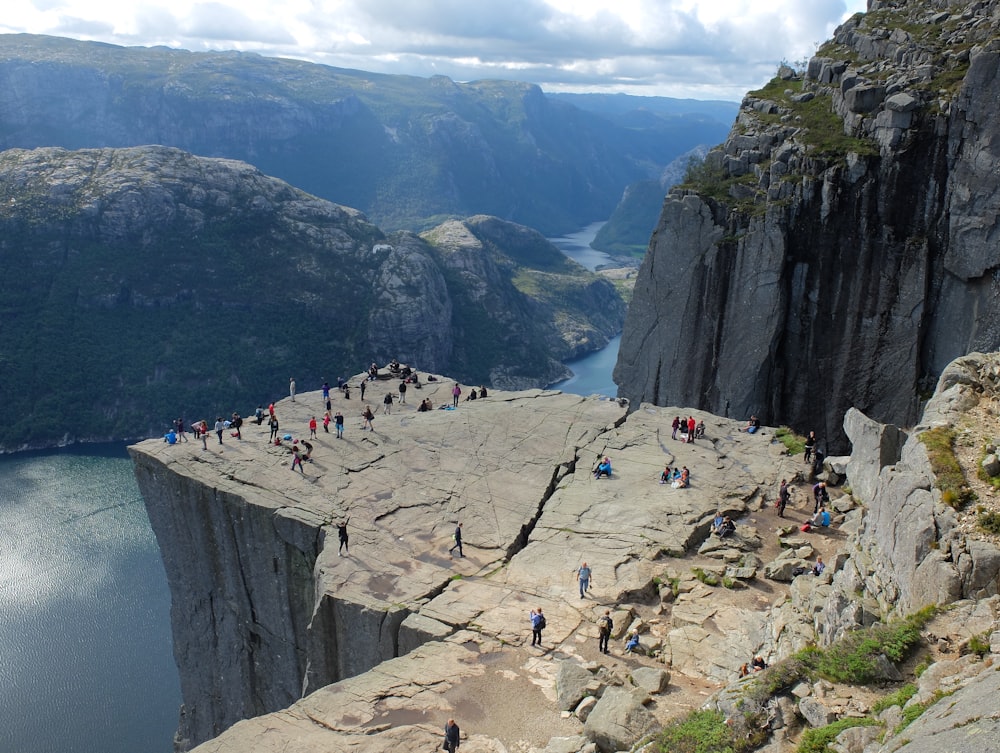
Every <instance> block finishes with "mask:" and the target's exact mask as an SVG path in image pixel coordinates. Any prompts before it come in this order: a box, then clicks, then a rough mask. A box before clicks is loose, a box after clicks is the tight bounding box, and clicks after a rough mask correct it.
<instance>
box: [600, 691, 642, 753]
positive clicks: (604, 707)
mask: <svg viewBox="0 0 1000 753" xmlns="http://www.w3.org/2000/svg"><path fill="white" fill-rule="evenodd" d="M645 697H646V694H645V693H644V692H642V691H635V692H629V691H627V690H622V689H621V688H608V690H607V691H606V692H605V693H604V695H603V696H601V699H600V700H599V701H598V702H597V704H596V705H595V706H594V708H593V710H592V711H591V712H590V716H588V717H587V722H586V724H584V725H583V734H584V735H586V737H587V739H588V740H591V741H592V742H594V743H596V744H597V747H598V748H599V749H600V750H601V751H603V753H614V751H619V750H628V749H629V748H631V747H632V745H634V744H635V743H636V742H637V741H638V740H640V739H642V738H643V737H645V736H646V735H647V734H649V733H650V732H652V731H653V730H654V729H656V728H657V726H658V724H657V721H656V718H655V717H654V716H653V715H652V714H651V713H650V712H649V711H648V710H647V709H646V707H645V706H644V705H643V704H642V699H643V698H645Z"/></svg>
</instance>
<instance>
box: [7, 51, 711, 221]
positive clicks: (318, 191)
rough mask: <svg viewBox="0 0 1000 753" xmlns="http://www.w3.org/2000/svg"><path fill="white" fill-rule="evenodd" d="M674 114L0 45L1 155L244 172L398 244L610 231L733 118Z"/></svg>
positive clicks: (505, 90)
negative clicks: (459, 234) (444, 223)
mask: <svg viewBox="0 0 1000 753" xmlns="http://www.w3.org/2000/svg"><path fill="white" fill-rule="evenodd" d="M679 104H681V105H682V107H683V109H684V113H681V114H675V115H673V116H672V117H670V118H666V117H663V118H660V117H654V118H652V119H651V120H647V121H646V122H643V123H636V122H630V123H627V124H617V123H614V122H612V121H611V120H609V119H608V118H606V117H604V116H602V115H599V114H594V113H591V112H586V111H584V110H581V109H578V108H576V107H574V106H572V105H571V104H567V103H565V102H560V101H554V100H551V99H549V98H548V97H547V96H546V95H545V94H543V92H542V91H541V90H540V89H539V88H538V87H536V86H532V85H529V84H520V83H515V82H505V81H479V82H472V83H456V82H454V81H452V80H450V79H448V78H446V77H444V76H435V77H432V78H428V79H423V78H417V77H413V76H389V75H379V74H374V73H366V72H364V71H354V70H345V69H338V68H331V67H329V66H323V65H316V64H312V63H306V62H303V61H298V60H285V59H276V58H265V57H261V56H259V55H254V54H241V53H236V52H221V53H219V52H210V53H192V52H188V51H186V50H171V49H166V48H162V47H158V48H139V47H129V48H126V47H118V46H115V45H108V44H98V43H93V42H79V41H75V40H70V39H60V38H57V37H44V36H34V35H25V34H18V35H0V149H9V148H13V147H19V148H34V147H44V146H61V147H65V148H68V149H82V148H91V147H131V146H141V145H145V144H163V145H166V146H175V147H178V148H181V149H184V150H185V151H189V152H192V153H194V154H199V155H203V156H207V157H228V158H233V159H240V160H243V161H246V162H249V163H251V164H253V165H255V166H256V167H258V168H259V169H261V170H262V171H263V172H265V173H267V174H269V175H275V176H277V177H280V178H282V179H283V180H285V181H287V182H289V183H292V184H293V185H296V186H299V187H300V188H302V189H304V190H306V191H309V192H310V193H313V194H315V195H317V196H321V197H323V198H325V199H328V200H330V201H335V202H338V203H341V204H345V205H348V206H352V207H357V208H359V209H361V210H362V211H364V212H365V213H366V214H367V215H368V216H369V217H371V218H372V219H373V221H374V222H375V223H377V224H378V225H379V226H381V227H383V228H386V229H393V230H395V229H411V230H415V229H424V228H427V227H428V226H430V225H432V224H434V223H435V222H437V221H438V220H435V219H433V218H435V217H437V218H442V217H447V216H458V217H464V216H468V215H473V214H484V213H485V214H491V215H495V216H499V217H503V218H505V219H508V220H511V221H516V222H519V223H522V224H526V225H530V226H531V227H536V228H539V229H541V230H543V231H545V232H546V233H547V234H549V235H559V234H561V233H563V232H568V231H575V230H576V229H578V228H580V227H583V226H584V225H586V224H588V223H590V222H593V221H594V220H595V219H601V218H604V217H607V216H608V214H610V212H611V210H612V208H613V207H614V205H615V202H616V201H617V200H618V197H619V196H620V194H621V191H622V189H623V188H624V187H625V186H626V185H627V184H628V183H631V182H633V181H635V180H639V179H641V178H645V177H648V176H650V175H653V174H655V172H656V170H657V169H658V167H660V166H662V165H665V164H667V163H668V162H669V161H670V160H672V159H673V158H674V157H676V156H677V155H678V154H681V153H682V152H684V151H686V150H687V149H689V148H691V147H692V146H693V145H694V144H696V143H699V141H700V140H704V139H705V135H704V134H705V132H706V131H707V132H709V133H711V134H713V135H715V134H718V135H717V136H716V138H722V137H723V136H724V134H725V130H726V127H727V125H725V124H728V119H726V120H720V119H715V118H707V119H706V118H705V117H701V116H694V115H689V114H688V113H692V112H697V110H698V108H697V107H696V106H694V105H693V104H692V103H679ZM633 106H634V105H633ZM706 121H707V122H706Z"/></svg>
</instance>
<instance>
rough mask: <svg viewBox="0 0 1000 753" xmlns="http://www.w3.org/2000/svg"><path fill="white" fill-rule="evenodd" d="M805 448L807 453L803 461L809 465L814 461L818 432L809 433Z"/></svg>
mask: <svg viewBox="0 0 1000 753" xmlns="http://www.w3.org/2000/svg"><path fill="white" fill-rule="evenodd" d="M805 446H806V451H805V457H803V460H805V461H806V462H807V463H808V462H809V461H810V460H812V454H813V450H814V449H816V432H815V431H811V432H809V436H808V437H806V442H805Z"/></svg>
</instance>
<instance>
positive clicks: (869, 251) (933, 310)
mask: <svg viewBox="0 0 1000 753" xmlns="http://www.w3.org/2000/svg"><path fill="white" fill-rule="evenodd" d="M931 9H934V10H935V11H940V13H942V14H945V15H946V19H947V20H946V21H944V22H942V21H939V20H936V16H937V14H935V13H932V12H930V11H931ZM997 19H998V15H997V3H996V2H993V1H990V2H979V1H976V2H958V3H956V2H950V1H948V0H934V1H930V0H928V1H925V2H919V3H910V2H907V3H872V12H871V13H869V14H867V15H861V14H857V15H855V16H854V17H852V18H851V19H849V20H848V21H847V22H845V23H844V24H843V25H842V26H841V27H840V28H839V29H837V31H836V33H835V35H834V37H833V39H832V40H830V41H829V42H827V43H826V44H824V45H823V46H822V47H821V48H820V50H819V51H818V53H817V57H815V58H813V60H811V61H810V63H809V66H808V69H807V70H806V71H805V72H803V73H802V74H801V75H796V76H794V77H793V78H792V79H787V80H786V79H782V78H780V77H779V78H776V79H775V80H774V81H772V82H771V83H770V84H768V85H767V86H766V87H765V88H764V89H762V90H761V91H759V92H753V93H751V94H749V95H748V96H747V97H746V98H745V99H744V102H743V106H742V110H741V112H740V115H739V117H738V118H737V121H736V124H735V125H734V127H733V130H732V132H731V134H730V136H729V138H728V140H727V141H726V143H725V144H723V145H722V146H721V147H719V148H717V149H716V150H714V151H713V152H711V153H710V154H709V155H708V156H707V157H706V159H705V162H704V164H703V166H702V168H701V170H700V171H696V172H695V174H694V176H693V177H692V179H691V180H690V182H689V183H687V184H685V185H683V186H681V187H678V188H675V189H674V190H672V191H671V192H670V194H669V196H668V197H667V199H666V201H665V203H664V207H663V213H662V215H661V218H660V222H659V225H658V226H657V229H656V231H655V233H654V235H653V238H652V241H651V242H650V247H649V251H648V254H647V256H646V259H645V261H644V263H643V266H642V268H641V270H640V272H639V275H638V278H637V281H636V286H635V294H634V297H633V300H632V303H631V306H630V308H629V315H628V319H627V321H626V325H625V330H624V333H623V336H622V344H621V350H620V354H619V360H618V364H617V367H616V370H615V380H616V382H617V383H618V385H619V387H620V390H621V394H623V395H625V396H626V397H628V398H629V399H630V400H631V401H632V404H633V405H639V404H640V403H642V402H652V403H655V404H658V405H668V404H681V405H693V406H696V407H698V408H702V409H705V410H709V411H711V412H713V413H716V414H719V415H723V416H729V417H734V418H738V419H746V418H747V417H748V416H749V415H750V414H752V413H756V414H757V415H758V416H760V417H761V418H762V419H763V420H765V421H766V422H770V423H787V424H789V425H791V426H793V427H796V428H797V429H799V430H800V431H802V432H803V433H804V432H805V431H808V430H810V429H815V430H816V431H817V433H818V435H819V437H820V441H821V442H822V443H824V444H825V445H828V446H827V447H825V449H827V450H829V451H832V452H840V451H842V450H846V448H847V440H846V437H845V435H844V434H843V432H842V429H841V423H842V418H843V416H844V414H845V412H846V411H847V410H848V409H849V408H852V407H856V408H858V409H859V410H862V411H863V412H864V413H866V414H867V415H869V416H871V417H872V418H874V419H875V420H877V421H880V422H883V423H894V424H898V425H908V424H912V423H914V422H915V421H916V419H917V409H918V403H919V399H918V398H919V395H920V393H921V392H923V391H925V390H926V388H927V387H928V386H929V385H930V384H933V381H934V379H936V378H937V376H939V375H940V374H941V373H942V371H943V369H944V368H945V366H946V365H947V364H948V363H949V362H950V361H951V360H952V359H954V358H956V357H958V356H960V355H962V354H963V353H966V352H967V351H969V350H973V349H981V350H992V349H994V348H996V347H997V346H998V345H1000V305H998V302H997V301H998V299H997V297H996V296H995V295H994V294H993V288H994V285H995V283H994V272H995V271H996V270H997V268H998V266H1000V264H998V258H997V254H996V245H997V244H996V242H995V239H996V235H997V232H998V226H997V220H996V218H997V216H998V214H1000V180H998V177H997V176H1000V155H998V154H997V150H996V143H998V141H1000V134H998V130H997V129H998V128H1000V125H998V124H1000V117H997V116H998V112H997V108H998V104H997V103H998V102H1000V77H997V76H996V75H995V73H996V70H997V67H998V65H1000V44H998V42H997V39H996V37H997V30H998V20H997ZM800 94H809V95H812V97H811V98H809V99H807V98H805V97H803V96H799V95H800ZM831 113H835V114H831Z"/></svg>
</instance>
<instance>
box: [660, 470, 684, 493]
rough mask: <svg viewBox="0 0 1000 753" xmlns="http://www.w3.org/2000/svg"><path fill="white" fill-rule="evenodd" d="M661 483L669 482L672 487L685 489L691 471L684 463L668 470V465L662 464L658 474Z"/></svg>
mask: <svg viewBox="0 0 1000 753" xmlns="http://www.w3.org/2000/svg"><path fill="white" fill-rule="evenodd" d="M660 483H661V484H670V485H671V486H672V487H673V488H674V489H687V488H688V486H690V484H691V471H689V470H688V467H687V466H686V465H684V466H681V467H680V468H676V467H675V468H674V469H673V470H670V466H669V465H667V466H664V468H663V472H662V473H661V474H660Z"/></svg>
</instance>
